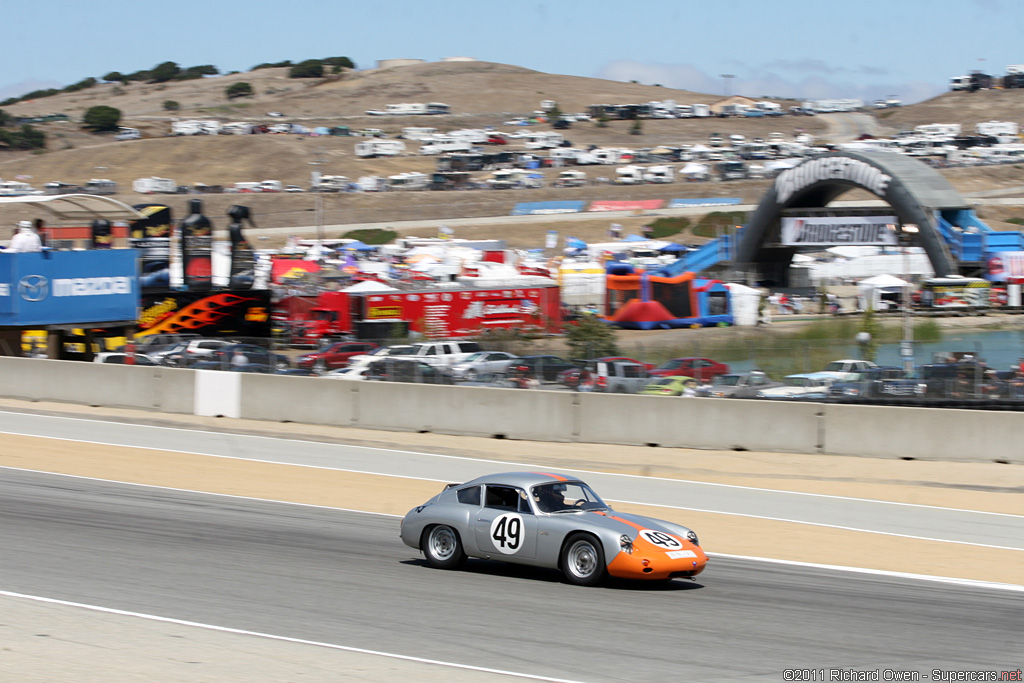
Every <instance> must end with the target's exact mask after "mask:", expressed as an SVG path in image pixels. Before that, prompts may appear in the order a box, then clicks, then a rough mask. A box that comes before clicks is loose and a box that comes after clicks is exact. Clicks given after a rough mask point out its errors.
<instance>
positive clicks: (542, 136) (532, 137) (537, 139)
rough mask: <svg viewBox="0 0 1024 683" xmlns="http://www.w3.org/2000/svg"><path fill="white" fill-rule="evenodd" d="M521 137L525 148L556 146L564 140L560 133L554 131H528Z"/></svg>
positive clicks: (549, 147)
mask: <svg viewBox="0 0 1024 683" xmlns="http://www.w3.org/2000/svg"><path fill="white" fill-rule="evenodd" d="M523 139H524V140H525V142H524V143H523V146H524V147H526V149H551V148H552V147H558V146H559V145H560V144H562V142H564V141H565V138H563V137H562V134H561V133H556V132H554V131H538V132H536V133H529V134H527V135H526V136H524V138H523Z"/></svg>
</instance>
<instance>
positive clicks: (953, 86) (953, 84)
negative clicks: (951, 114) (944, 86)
mask: <svg viewBox="0 0 1024 683" xmlns="http://www.w3.org/2000/svg"><path fill="white" fill-rule="evenodd" d="M949 89H950V90H970V89H971V77H970V76H953V77H952V78H951V79H949Z"/></svg>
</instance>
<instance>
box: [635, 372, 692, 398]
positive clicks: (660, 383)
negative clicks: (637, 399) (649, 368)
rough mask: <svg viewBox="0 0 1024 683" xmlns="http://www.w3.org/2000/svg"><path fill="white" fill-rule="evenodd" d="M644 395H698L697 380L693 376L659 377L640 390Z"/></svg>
mask: <svg viewBox="0 0 1024 683" xmlns="http://www.w3.org/2000/svg"><path fill="white" fill-rule="evenodd" d="M640 393H641V394H643V395H644V396H682V395H684V394H687V393H689V394H690V395H692V396H696V395H697V380H695V379H694V378H693V377H685V376H675V377H658V378H657V379H655V380H654V381H653V382H651V383H649V384H648V385H647V386H645V387H644V388H643V390H642V391H640Z"/></svg>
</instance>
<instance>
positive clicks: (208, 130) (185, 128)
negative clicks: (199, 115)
mask: <svg viewBox="0 0 1024 683" xmlns="http://www.w3.org/2000/svg"><path fill="white" fill-rule="evenodd" d="M220 129H221V123H220V121H197V120H192V119H190V120H188V121H173V122H171V135H217V134H218V133H219V132H220Z"/></svg>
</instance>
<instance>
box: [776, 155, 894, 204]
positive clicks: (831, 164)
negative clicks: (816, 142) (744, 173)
mask: <svg viewBox="0 0 1024 683" xmlns="http://www.w3.org/2000/svg"><path fill="white" fill-rule="evenodd" d="M834 180H847V181H849V182H851V183H854V184H855V185H859V186H860V187H863V188H864V189H865V190H868V191H870V192H871V193H873V194H875V195H877V196H879V197H881V198H882V199H885V196H886V193H887V192H888V191H889V183H890V181H892V176H890V175H888V174H886V173H884V172H882V170H881V169H878V168H875V167H874V166H872V165H871V164H869V163H866V162H864V161H861V160H859V159H851V158H849V157H819V158H817V159H810V160H808V161H805V162H803V163H802V164H800V165H798V166H794V167H793V168H788V169H786V170H785V171H783V172H782V173H780V174H779V175H778V177H776V178H775V197H776V200H777V201H778V203H779V205H780V206H782V205H784V204H786V202H788V201H789V200H790V198H791V197H793V195H795V194H796V193H798V192H801V191H802V190H805V189H807V188H808V187H811V186H812V185H815V184H817V183H820V182H823V181H830V182H831V181H834Z"/></svg>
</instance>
